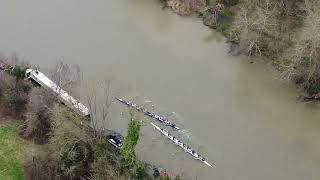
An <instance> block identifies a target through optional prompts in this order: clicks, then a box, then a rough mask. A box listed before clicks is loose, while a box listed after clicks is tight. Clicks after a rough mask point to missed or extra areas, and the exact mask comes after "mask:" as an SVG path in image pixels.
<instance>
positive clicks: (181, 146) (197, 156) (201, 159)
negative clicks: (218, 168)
mask: <svg viewBox="0 0 320 180" xmlns="http://www.w3.org/2000/svg"><path fill="white" fill-rule="evenodd" d="M151 125H152V126H153V127H154V128H155V129H157V130H158V131H160V132H161V133H162V134H163V135H164V136H166V137H167V138H168V139H170V140H171V141H172V142H173V143H174V144H175V145H177V146H179V147H180V148H182V149H183V150H184V151H185V152H186V153H188V154H190V155H191V156H193V157H194V158H195V159H197V160H199V161H201V162H203V163H204V164H206V165H207V166H209V167H211V168H212V167H213V166H212V165H211V164H209V163H208V162H207V161H206V160H205V158H204V157H202V156H200V155H199V154H198V153H197V152H195V151H194V150H193V149H192V148H190V147H189V146H188V145H187V144H185V143H183V142H182V141H180V140H178V139H177V138H176V137H174V136H173V135H171V134H169V132H167V131H165V130H164V129H162V128H160V127H159V126H157V125H155V124H153V123H151Z"/></svg>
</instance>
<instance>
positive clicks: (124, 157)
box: [120, 119, 145, 179]
mask: <svg viewBox="0 0 320 180" xmlns="http://www.w3.org/2000/svg"><path fill="white" fill-rule="evenodd" d="M140 126H141V125H140V122H139V121H137V120H134V119H132V120H131V121H130V122H129V124H128V131H127V136H126V137H125V139H124V143H123V145H122V147H121V150H120V165H121V169H122V171H125V170H128V171H129V173H130V175H131V176H133V177H135V178H137V179H143V178H144V176H145V169H144V166H143V165H142V164H141V163H140V162H139V161H137V160H136V156H135V147H136V145H137V143H138V140H139V131H140Z"/></svg>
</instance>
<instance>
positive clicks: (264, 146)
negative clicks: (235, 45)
mask: <svg viewBox="0 0 320 180" xmlns="http://www.w3.org/2000/svg"><path fill="white" fill-rule="evenodd" d="M1 2H2V4H1V6H0V25H1V29H0V37H1V41H0V49H1V50H2V51H3V52H4V53H6V54H10V53H12V52H17V53H18V54H19V55H21V56H23V57H25V59H28V60H30V61H31V62H32V63H33V64H38V65H40V66H41V67H42V68H46V67H49V66H52V65H53V64H54V63H55V61H56V60H57V59H60V58H61V57H62V58H63V59H64V61H65V62H66V63H69V64H79V66H80V67H81V69H82V72H83V75H84V77H85V78H86V79H88V80H92V81H95V80H99V79H103V78H104V77H109V78H110V77H112V79H113V83H114V94H115V95H117V96H124V97H126V98H135V97H136V96H138V97H139V98H137V99H136V101H137V102H138V103H141V104H143V103H144V102H145V101H146V100H151V101H152V103H153V104H155V105H156V107H155V108H156V109H155V111H157V112H159V113H163V114H166V113H170V112H175V115H174V116H172V119H173V121H174V122H175V123H177V125H178V126H179V127H182V128H183V129H184V130H186V132H187V133H190V134H191V137H190V138H187V137H186V136H184V135H181V134H180V135H179V134H178V135H179V137H181V138H182V140H184V141H186V142H188V144H190V145H191V146H192V147H194V148H195V149H199V151H200V153H201V154H203V156H205V157H207V159H208V161H209V162H212V163H215V164H216V168H214V169H210V168H208V167H206V166H205V165H203V164H201V163H199V162H197V161H195V160H194V159H192V158H191V157H190V156H189V155H186V154H185V153H183V152H182V151H181V150H179V149H177V148H176V147H175V146H174V145H172V144H171V143H170V142H168V141H167V140H166V139H165V138H164V137H163V136H161V134H159V133H158V132H157V131H154V130H153V129H152V128H151V126H150V125H149V122H150V120H149V119H147V118H146V117H145V116H143V115H141V114H136V116H137V117H139V118H140V119H141V120H143V121H144V123H143V124H144V126H143V128H142V132H141V134H142V136H141V141H140V144H139V146H138V148H137V151H138V156H139V157H140V158H141V159H143V160H146V161H150V162H151V163H153V164H155V165H160V166H162V167H165V168H167V169H170V170H174V171H175V172H178V173H182V175H183V177H184V178H185V179H196V178H197V179H210V180H211V179H219V180H231V179H237V180H257V179H259V180H270V179H273V180H301V179H308V180H316V179H318V178H319V176H320V171H319V168H320V161H319V154H320V142H319V141H318V137H319V135H320V134H319V133H320V131H319V129H320V123H319V119H318V117H319V111H318V110H316V109H312V110H311V108H310V107H307V106H306V105H304V104H303V103H298V102H296V101H295V100H294V97H295V96H296V91H294V88H291V87H290V85H287V84H283V83H282V82H279V81H277V80H276V79H274V78H273V77H274V75H273V74H274V72H273V71H272V70H269V68H265V66H262V65H260V64H259V63H257V64H250V63H247V62H246V61H243V60H241V59H240V58H235V57H231V56H230V55H228V54H227V52H228V45H227V44H225V43H224V39H223V38H222V37H221V36H219V35H217V34H216V33H214V32H212V30H210V29H208V28H206V27H204V26H202V23H201V22H200V21H199V20H197V19H196V18H181V17H179V16H177V15H174V14H173V13H171V12H170V11H169V10H161V7H159V4H158V2H157V1H156V0H155V1H150V0H117V1H104V0H97V1H86V0H69V1H63V0H55V1H43V0H41V1H40V0H29V1H18V0H2V1H1ZM149 108H152V107H151V106H150V105H149ZM113 109H114V111H113V112H114V113H113V115H112V117H113V119H112V121H111V122H110V126H112V128H114V129H115V130H118V131H120V132H122V133H124V132H125V131H126V124H127V112H128V110H127V109H124V107H123V106H122V105H120V104H118V103H116V102H115V103H114V105H113ZM121 112H123V115H121ZM172 133H174V132H172Z"/></svg>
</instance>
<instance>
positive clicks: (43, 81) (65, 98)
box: [25, 69, 90, 120]
mask: <svg viewBox="0 0 320 180" xmlns="http://www.w3.org/2000/svg"><path fill="white" fill-rule="evenodd" d="M25 75H26V77H27V78H30V79H31V80H32V81H34V82H35V83H37V84H39V85H40V86H42V87H44V88H46V89H48V90H51V91H52V92H53V93H54V94H55V95H56V96H57V97H58V98H59V100H60V101H61V102H62V103H64V104H65V105H66V106H68V107H69V108H71V109H73V110H75V111H76V112H77V113H78V114H80V115H81V116H83V117H84V118H86V119H87V120H90V111H89V109H88V108H87V107H86V106H85V105H83V104H82V103H81V102H79V101H77V100H76V99H75V98H73V97H72V96H71V95H69V94H68V93H67V92H66V91H64V90H63V89H62V88H61V87H59V86H58V85H57V84H56V83H54V82H53V81H52V80H50V79H49V78H48V77H47V76H45V75H44V74H43V73H42V72H40V71H38V70H34V69H27V70H26V72H25Z"/></svg>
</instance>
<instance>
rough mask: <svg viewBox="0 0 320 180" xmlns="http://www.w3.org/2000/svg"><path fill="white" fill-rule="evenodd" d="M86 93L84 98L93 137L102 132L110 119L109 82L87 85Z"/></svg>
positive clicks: (110, 89) (110, 97)
mask: <svg viewBox="0 0 320 180" xmlns="http://www.w3.org/2000/svg"><path fill="white" fill-rule="evenodd" d="M87 87H88V92H87V96H86V100H87V104H88V106H89V110H90V121H91V126H92V128H93V130H94V131H95V135H98V132H101V131H103V130H104V129H105V128H106V127H107V126H108V124H107V123H108V122H109V118H110V108H111V106H112V96H111V92H112V88H111V80H109V79H108V80H104V81H101V82H99V81H98V82H96V83H91V84H90V85H89V84H88V85H87Z"/></svg>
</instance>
